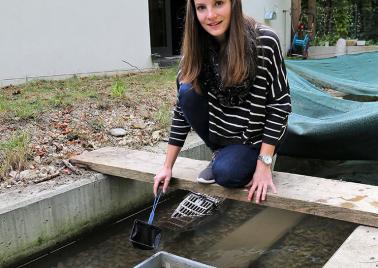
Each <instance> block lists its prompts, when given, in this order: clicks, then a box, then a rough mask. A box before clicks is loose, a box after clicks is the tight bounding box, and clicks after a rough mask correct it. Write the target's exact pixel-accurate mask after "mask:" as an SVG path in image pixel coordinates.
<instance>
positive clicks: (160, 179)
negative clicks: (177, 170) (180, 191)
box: [154, 167, 172, 196]
mask: <svg viewBox="0 0 378 268" xmlns="http://www.w3.org/2000/svg"><path fill="white" fill-rule="evenodd" d="M171 177H172V169H171V168H168V167H163V168H162V169H161V170H160V171H159V172H158V173H157V174H156V176H155V177H154V195H155V196H156V195H157V192H158V189H159V186H160V184H161V183H163V193H165V192H166V191H167V188H168V185H169V182H170V180H171Z"/></svg>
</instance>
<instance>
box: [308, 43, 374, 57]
mask: <svg viewBox="0 0 378 268" xmlns="http://www.w3.org/2000/svg"><path fill="white" fill-rule="evenodd" d="M375 51H378V46H346V47H344V50H343V51H341V52H340V49H337V47H336V46H329V47H325V46H311V47H310V48H309V50H308V57H309V58H310V59H323V58H330V57H336V56H341V55H345V54H357V53H365V52H375Z"/></svg>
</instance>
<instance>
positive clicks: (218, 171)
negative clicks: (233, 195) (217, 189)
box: [213, 162, 252, 188]
mask: <svg viewBox="0 0 378 268" xmlns="http://www.w3.org/2000/svg"><path fill="white" fill-rule="evenodd" d="M213 175H214V179H215V181H216V183H217V184H219V185H221V186H223V187H229V188H238V187H243V186H244V185H246V184H247V183H248V182H249V181H250V180H251V179H252V174H251V170H250V168H242V169H240V168H238V167H236V166H232V165H230V163H229V164H222V163H220V162H218V163H217V162H215V163H214V165H213Z"/></svg>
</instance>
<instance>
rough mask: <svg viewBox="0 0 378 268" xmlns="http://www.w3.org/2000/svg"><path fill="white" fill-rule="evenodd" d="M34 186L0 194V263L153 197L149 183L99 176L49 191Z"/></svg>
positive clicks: (34, 251)
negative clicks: (19, 191)
mask: <svg viewBox="0 0 378 268" xmlns="http://www.w3.org/2000/svg"><path fill="white" fill-rule="evenodd" d="M38 188H41V186H40V185H39V186H38V187H31V188H30V189H29V188H28V190H27V191H26V192H25V193H22V194H20V193H8V194H2V195H0V267H3V266H5V265H10V264H12V263H14V262H17V261H19V260H21V259H23V258H26V257H28V256H30V255H32V254H35V253H37V252H40V251H42V250H45V249H47V248H49V247H51V246H54V245H56V244H57V243H59V242H63V241H65V240H67V239H69V238H72V237H74V236H76V235H79V234H80V233H82V232H85V231H89V230H90V229H91V228H93V227H95V226H97V225H100V224H102V223H104V222H106V221H108V220H110V219H112V218H115V217H119V216H121V215H122V214H125V213H127V212H128V211H132V210H135V209H136V208H138V207H140V206H142V205H143V204H146V203H147V202H148V200H151V199H152V191H151V185H150V184H147V183H141V182H136V181H131V180H128V179H121V178H116V177H110V176H104V175H101V174H96V175H92V176H90V177H87V178H83V179H80V180H77V181H75V182H73V183H70V184H69V185H61V186H58V187H57V188H54V189H48V190H42V191H41V189H39V190H38ZM35 192H37V193H35ZM16 196H17V198H15V197H16Z"/></svg>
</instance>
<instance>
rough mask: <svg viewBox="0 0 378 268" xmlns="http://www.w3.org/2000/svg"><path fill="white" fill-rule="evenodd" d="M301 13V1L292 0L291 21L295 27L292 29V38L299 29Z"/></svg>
mask: <svg viewBox="0 0 378 268" xmlns="http://www.w3.org/2000/svg"><path fill="white" fill-rule="evenodd" d="M301 12H302V11H301V0H291V21H292V25H293V28H292V29H291V36H292V38H293V37H294V34H295V32H296V31H297V29H298V24H299V16H300V14H301Z"/></svg>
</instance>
